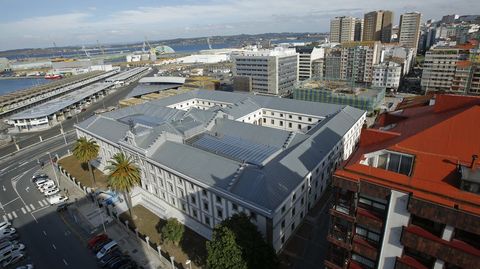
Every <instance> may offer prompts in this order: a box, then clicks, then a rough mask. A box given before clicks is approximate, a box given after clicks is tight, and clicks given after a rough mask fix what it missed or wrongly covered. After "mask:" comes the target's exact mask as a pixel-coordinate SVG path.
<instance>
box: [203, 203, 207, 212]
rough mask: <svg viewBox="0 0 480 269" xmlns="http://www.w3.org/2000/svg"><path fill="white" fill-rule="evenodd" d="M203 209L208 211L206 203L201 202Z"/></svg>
mask: <svg viewBox="0 0 480 269" xmlns="http://www.w3.org/2000/svg"><path fill="white" fill-rule="evenodd" d="M203 209H204V210H207V211H208V202H203Z"/></svg>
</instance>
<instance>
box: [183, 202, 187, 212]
mask: <svg viewBox="0 0 480 269" xmlns="http://www.w3.org/2000/svg"><path fill="white" fill-rule="evenodd" d="M182 210H183V211H187V205H186V204H185V203H182Z"/></svg>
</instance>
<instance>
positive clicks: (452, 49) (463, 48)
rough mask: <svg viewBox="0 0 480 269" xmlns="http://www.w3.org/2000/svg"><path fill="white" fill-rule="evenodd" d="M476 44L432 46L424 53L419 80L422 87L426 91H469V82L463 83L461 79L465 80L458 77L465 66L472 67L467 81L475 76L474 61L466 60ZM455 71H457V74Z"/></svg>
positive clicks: (463, 71) (462, 72)
mask: <svg viewBox="0 0 480 269" xmlns="http://www.w3.org/2000/svg"><path fill="white" fill-rule="evenodd" d="M477 46H478V44H474V43H468V44H463V45H454V46H449V45H445V46H443V45H436V46H433V47H432V48H431V49H430V50H429V51H427V53H426V54H425V61H424V63H423V74H422V80H421V85H422V89H424V90H425V91H427V92H428V91H433V92H436V91H440V92H453V93H466V94H468V93H470V84H469V83H467V84H465V83H463V82H462V81H467V80H462V79H460V78H461V77H462V76H463V74H465V68H470V67H473V69H471V70H472V72H473V73H470V72H469V74H472V76H471V77H468V81H470V80H471V79H474V78H475V76H474V74H475V70H476V68H475V67H474V66H476V63H475V62H476V61H475V60H473V61H472V64H469V63H468V61H469V59H470V57H471V56H470V52H471V51H472V52H473V51H476V47H477ZM465 61H467V62H465ZM469 70H470V69H469ZM457 71H458V72H459V73H458V74H457ZM469 76H470V75H469ZM455 78H456V79H455ZM465 79H467V78H465ZM454 80H455V83H454ZM473 85H475V84H473Z"/></svg>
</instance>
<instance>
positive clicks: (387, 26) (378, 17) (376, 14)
mask: <svg viewBox="0 0 480 269" xmlns="http://www.w3.org/2000/svg"><path fill="white" fill-rule="evenodd" d="M392 19H393V12H392V11H388V10H379V11H372V12H369V13H366V14H365V15H364V19H363V38H362V41H381V42H382V43H388V42H390V39H391V36H392Z"/></svg>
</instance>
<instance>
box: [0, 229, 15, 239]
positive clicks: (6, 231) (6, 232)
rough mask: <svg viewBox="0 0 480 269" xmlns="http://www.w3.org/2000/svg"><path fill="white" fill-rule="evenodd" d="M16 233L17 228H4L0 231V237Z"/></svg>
mask: <svg viewBox="0 0 480 269" xmlns="http://www.w3.org/2000/svg"><path fill="white" fill-rule="evenodd" d="M16 233H17V230H15V228H5V229H3V230H1V231H0V238H2V237H5V236H12V235H14V234H16Z"/></svg>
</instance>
